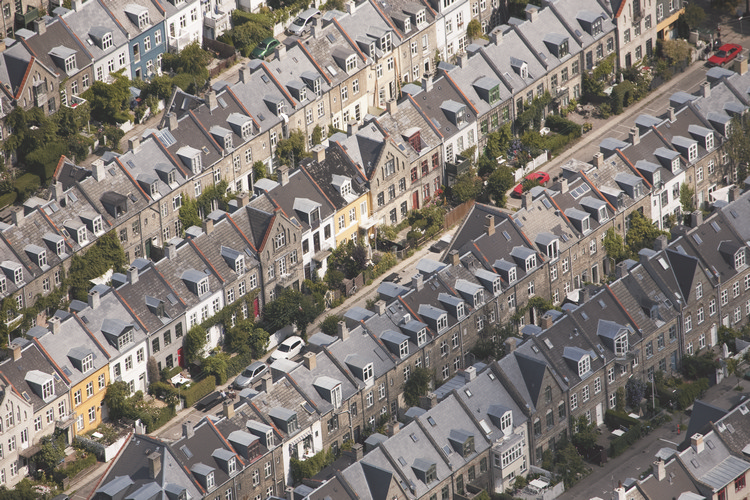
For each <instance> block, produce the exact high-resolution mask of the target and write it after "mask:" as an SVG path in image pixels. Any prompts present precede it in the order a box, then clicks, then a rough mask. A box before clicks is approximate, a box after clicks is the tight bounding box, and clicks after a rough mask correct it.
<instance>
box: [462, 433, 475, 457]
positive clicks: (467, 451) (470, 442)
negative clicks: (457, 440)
mask: <svg viewBox="0 0 750 500" xmlns="http://www.w3.org/2000/svg"><path fill="white" fill-rule="evenodd" d="M472 453H474V436H469V437H467V438H466V441H464V448H463V456H464V458H466V457H468V456H469V455H471V454H472Z"/></svg>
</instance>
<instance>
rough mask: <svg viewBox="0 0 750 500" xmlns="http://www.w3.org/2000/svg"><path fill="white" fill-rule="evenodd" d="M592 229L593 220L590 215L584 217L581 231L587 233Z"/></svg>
mask: <svg viewBox="0 0 750 500" xmlns="http://www.w3.org/2000/svg"><path fill="white" fill-rule="evenodd" d="M590 229H591V221H590V220H589V218H588V217H584V218H583V220H581V232H583V233H585V232H587V231H589V230H590Z"/></svg>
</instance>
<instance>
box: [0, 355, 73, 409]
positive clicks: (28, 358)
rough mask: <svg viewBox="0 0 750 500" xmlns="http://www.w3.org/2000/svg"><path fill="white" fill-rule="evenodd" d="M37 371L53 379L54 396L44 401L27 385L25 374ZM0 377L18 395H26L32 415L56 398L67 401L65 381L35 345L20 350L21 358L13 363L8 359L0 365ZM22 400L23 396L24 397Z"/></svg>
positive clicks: (67, 388)
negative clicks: (62, 398)
mask: <svg viewBox="0 0 750 500" xmlns="http://www.w3.org/2000/svg"><path fill="white" fill-rule="evenodd" d="M33 371H37V372H41V373H44V374H46V375H51V376H52V377H53V380H54V382H53V384H54V396H53V397H52V398H51V399H49V400H48V401H44V399H42V397H41V395H40V394H39V391H38V390H35V388H34V386H32V385H31V384H29V383H28V381H27V376H26V374H27V373H30V372H33ZM0 376H2V377H3V378H4V379H5V380H6V381H7V382H8V383H10V385H11V386H12V387H13V389H15V391H16V392H18V393H19V395H22V396H23V395H24V394H25V395H28V396H29V399H28V402H29V403H30V404H31V406H32V408H33V409H34V413H38V412H40V410H41V409H42V408H44V407H45V406H47V405H51V404H54V402H56V401H57V399H58V398H61V397H64V398H65V400H66V401H67V400H68V396H67V392H68V390H69V387H68V385H67V384H66V382H65V380H64V379H63V378H62V377H60V376H59V374H57V371H56V369H55V367H54V365H53V364H52V362H50V360H49V359H47V357H46V356H45V355H44V354H43V353H42V351H40V349H39V347H38V345H37V344H35V343H29V344H28V345H26V346H25V347H23V348H22V349H21V358H20V359H18V360H16V361H14V360H13V358H12V357H11V358H8V359H6V360H4V361H3V362H2V363H0ZM24 399H26V398H25V396H24Z"/></svg>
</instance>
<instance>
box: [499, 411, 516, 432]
mask: <svg viewBox="0 0 750 500" xmlns="http://www.w3.org/2000/svg"><path fill="white" fill-rule="evenodd" d="M512 423H513V413H511V412H509V411H506V412H505V413H503V416H502V418H500V430H501V431H503V432H505V430H506V429H509V428H510V426H511V424H512Z"/></svg>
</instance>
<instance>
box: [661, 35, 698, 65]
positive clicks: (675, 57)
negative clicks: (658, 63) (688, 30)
mask: <svg viewBox="0 0 750 500" xmlns="http://www.w3.org/2000/svg"><path fill="white" fill-rule="evenodd" d="M659 42H660V44H659V47H661V55H662V56H663V57H666V58H667V59H668V60H669V62H670V63H671V64H677V63H681V62H683V61H685V60H687V59H688V57H690V51H691V50H692V49H691V48H690V44H688V43H687V42H686V41H685V40H679V39H677V40H659Z"/></svg>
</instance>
